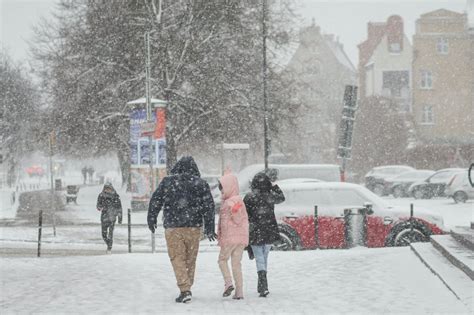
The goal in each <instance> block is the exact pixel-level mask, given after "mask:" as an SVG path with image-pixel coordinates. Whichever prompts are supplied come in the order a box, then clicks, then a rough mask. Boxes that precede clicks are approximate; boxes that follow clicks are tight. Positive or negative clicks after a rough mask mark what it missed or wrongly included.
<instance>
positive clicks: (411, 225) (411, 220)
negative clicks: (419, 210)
mask: <svg viewBox="0 0 474 315" xmlns="http://www.w3.org/2000/svg"><path fill="white" fill-rule="evenodd" d="M410 229H411V232H413V203H410Z"/></svg>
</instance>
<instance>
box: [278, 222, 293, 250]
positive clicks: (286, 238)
mask: <svg viewBox="0 0 474 315" xmlns="http://www.w3.org/2000/svg"><path fill="white" fill-rule="evenodd" d="M278 232H279V234H280V239H279V240H278V241H276V242H274V243H273V250H279V251H288V250H294V249H299V247H300V245H299V243H300V242H299V237H298V235H297V234H296V232H295V230H293V229H292V228H291V227H289V226H288V225H284V224H281V225H279V226H278Z"/></svg>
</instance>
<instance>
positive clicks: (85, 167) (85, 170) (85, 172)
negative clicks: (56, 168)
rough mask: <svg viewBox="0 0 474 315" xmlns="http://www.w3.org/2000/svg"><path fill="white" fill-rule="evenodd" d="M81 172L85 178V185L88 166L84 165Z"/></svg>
mask: <svg viewBox="0 0 474 315" xmlns="http://www.w3.org/2000/svg"><path fill="white" fill-rule="evenodd" d="M81 173H82V178H83V179H84V185H85V184H86V181H87V166H84V167H83V168H82V169H81Z"/></svg>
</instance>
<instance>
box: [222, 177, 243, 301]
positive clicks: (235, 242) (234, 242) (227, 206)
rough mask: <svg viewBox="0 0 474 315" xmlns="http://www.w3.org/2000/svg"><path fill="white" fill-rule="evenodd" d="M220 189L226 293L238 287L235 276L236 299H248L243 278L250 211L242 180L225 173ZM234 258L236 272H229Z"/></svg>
mask: <svg viewBox="0 0 474 315" xmlns="http://www.w3.org/2000/svg"><path fill="white" fill-rule="evenodd" d="M219 189H220V191H221V195H222V205H221V208H220V210H219V223H218V225H217V226H218V230H217V231H218V232H217V235H218V237H217V240H218V245H219V246H220V247H221V250H220V253H219V260H218V262H219V268H220V269H221V272H222V276H223V277H224V293H223V294H222V296H224V297H227V296H230V294H231V293H232V291H233V290H234V285H233V283H232V276H233V277H234V281H235V295H234V296H233V299H235V300H241V299H243V298H244V292H243V277H242V265H241V261H242V253H243V252H244V248H245V247H246V246H247V245H248V244H249V221H248V216H247V210H246V209H245V204H244V202H243V200H242V197H240V195H239V183H238V180H237V177H236V176H235V175H233V174H230V173H229V174H225V175H224V176H222V177H221V179H220V180H219ZM229 258H230V259H231V265H232V275H231V273H230V271H229V266H228V263H227V262H228V260H229Z"/></svg>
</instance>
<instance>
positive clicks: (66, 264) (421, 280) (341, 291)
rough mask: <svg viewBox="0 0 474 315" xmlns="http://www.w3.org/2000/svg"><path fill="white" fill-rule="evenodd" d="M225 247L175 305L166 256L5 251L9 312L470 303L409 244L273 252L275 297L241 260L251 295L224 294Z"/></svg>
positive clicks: (432, 307) (418, 307) (346, 308)
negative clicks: (261, 293)
mask: <svg viewBox="0 0 474 315" xmlns="http://www.w3.org/2000/svg"><path fill="white" fill-rule="evenodd" d="M217 255H218V253H217V252H207V253H200V254H199V256H198V262H197V265H198V266H197V276H196V281H195V285H194V287H193V296H194V299H193V302H192V303H191V304H188V305H183V304H176V303H175V302H174V298H175V295H177V291H178V290H177V288H176V286H175V278H174V275H173V272H172V269H171V265H170V262H169V260H168V256H167V255H166V254H164V253H159V254H128V255H127V254H123V255H122V254H113V255H110V256H109V255H103V256H87V257H84V256H83V257H61V258H42V259H35V258H6V259H2V262H1V264H0V272H1V274H2V277H1V288H2V294H1V301H0V309H1V310H2V313H3V314H7V313H8V314H9V313H17V312H27V313H89V314H90V313H94V314H95V313H112V312H114V313H135V314H136V313H155V314H158V313H159V314H171V313H190V312H191V313H201V314H204V313H206V314H209V313H211V314H224V313H240V314H249V313H251V314H253V313H260V314H263V313H265V314H274V313H292V314H295V313H306V314H315V313H364V314H366V313H374V314H382V313H406V314H424V313H444V314H455V313H461V314H469V313H471V314H472V312H473V311H474V310H473V309H472V308H471V309H468V308H466V306H465V305H464V304H462V303H461V302H460V301H459V300H457V299H456V298H455V296H454V295H453V294H452V293H451V292H450V291H449V290H448V289H447V288H446V287H445V286H444V285H443V284H442V283H441V281H440V280H439V279H438V278H437V277H436V276H435V275H434V274H432V273H431V272H430V271H429V270H428V269H427V268H426V267H425V266H424V265H423V264H422V263H421V261H420V260H419V259H418V258H417V257H416V256H415V255H414V254H413V253H412V252H411V251H410V249H409V248H384V249H357V248H356V249H353V250H346V251H342V250H328V251H306V252H272V253H271V255H270V262H269V266H270V267H269V271H268V275H269V286H270V291H271V294H270V296H269V297H268V298H267V299H262V298H258V297H257V294H256V292H255V288H256V272H255V266H254V262H253V261H249V260H248V259H247V258H246V257H244V259H243V271H244V279H245V289H244V292H245V300H243V301H234V300H231V299H223V298H222V297H221V291H222V288H223V281H222V279H221V275H220V272H219V269H218V266H217Z"/></svg>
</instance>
